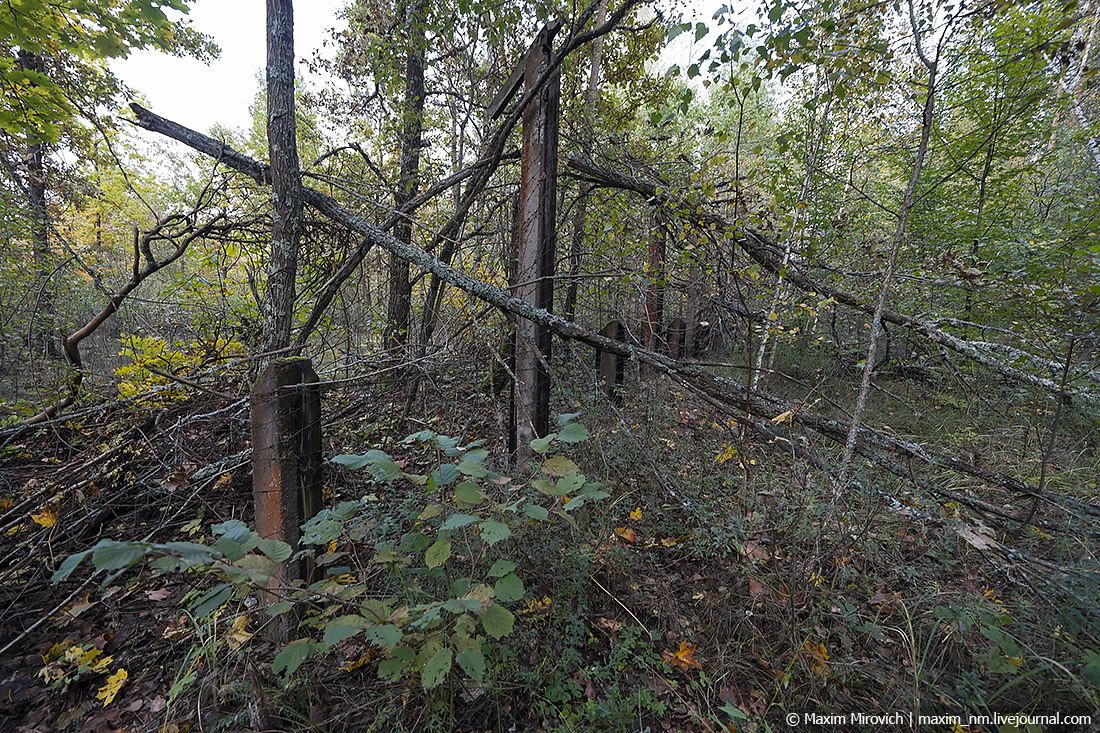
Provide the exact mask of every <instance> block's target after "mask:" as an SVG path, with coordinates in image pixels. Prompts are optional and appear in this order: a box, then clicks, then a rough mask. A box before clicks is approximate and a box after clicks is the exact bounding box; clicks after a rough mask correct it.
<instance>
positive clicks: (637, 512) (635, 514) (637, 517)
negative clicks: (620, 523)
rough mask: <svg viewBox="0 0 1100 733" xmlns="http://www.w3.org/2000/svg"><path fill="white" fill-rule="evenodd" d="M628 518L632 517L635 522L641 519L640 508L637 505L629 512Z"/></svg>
mask: <svg viewBox="0 0 1100 733" xmlns="http://www.w3.org/2000/svg"><path fill="white" fill-rule="evenodd" d="M630 518H631V519H633V520H634V521H635V522H640V521H642V508H641V507H638V508H637V509H635V510H634V511H632V512H631V513H630Z"/></svg>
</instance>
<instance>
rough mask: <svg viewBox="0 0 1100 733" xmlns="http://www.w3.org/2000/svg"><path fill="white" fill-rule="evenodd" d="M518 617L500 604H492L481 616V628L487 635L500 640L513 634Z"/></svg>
mask: <svg viewBox="0 0 1100 733" xmlns="http://www.w3.org/2000/svg"><path fill="white" fill-rule="evenodd" d="M515 620H516V617H515V616H513V615H512V612H511V611H509V610H508V609H507V608H505V607H504V606H502V605H500V604H499V603H493V604H490V605H489V607H488V608H486V609H485V612H484V613H482V614H481V626H482V628H484V629H485V633H486V634H488V635H489V636H491V637H493V638H494V639H500V638H503V637H505V636H507V635H508V634H510V633H512V626H513V624H514V623H515Z"/></svg>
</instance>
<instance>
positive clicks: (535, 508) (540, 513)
mask: <svg viewBox="0 0 1100 733" xmlns="http://www.w3.org/2000/svg"><path fill="white" fill-rule="evenodd" d="M523 513H524V514H526V515H527V516H529V517H531V519H537V520H538V521H540V522H545V521H546V520H547V518H548V517H549V516H550V512H548V511H547V510H546V508H545V507H541V506H539V505H538V504H527V505H525V506H524V507H523Z"/></svg>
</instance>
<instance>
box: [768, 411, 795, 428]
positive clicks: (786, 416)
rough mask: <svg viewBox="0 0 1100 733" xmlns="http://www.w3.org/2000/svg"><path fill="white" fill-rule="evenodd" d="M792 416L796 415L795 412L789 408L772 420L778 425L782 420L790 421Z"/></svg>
mask: <svg viewBox="0 0 1100 733" xmlns="http://www.w3.org/2000/svg"><path fill="white" fill-rule="evenodd" d="M792 417H794V413H792V412H791V411H790V410H787V411H786V412H784V413H781V414H779V415H776V416H775V417H773V418H772V422H773V423H775V424H776V425H778V424H779V423H781V422H790V421H791V418H792Z"/></svg>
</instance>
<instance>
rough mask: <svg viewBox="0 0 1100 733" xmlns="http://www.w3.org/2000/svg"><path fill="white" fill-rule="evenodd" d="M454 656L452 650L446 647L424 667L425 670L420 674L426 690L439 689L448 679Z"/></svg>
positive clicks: (434, 655)
mask: <svg viewBox="0 0 1100 733" xmlns="http://www.w3.org/2000/svg"><path fill="white" fill-rule="evenodd" d="M452 654H453V652H452V651H451V650H450V649H448V648H446V647H444V648H443V649H440V650H439V651H437V652H436V653H435V654H433V655H432V657H431V659H429V660H428V663H427V664H425V665H424V669H423V670H421V672H420V683H421V684H422V685H424V689H425V690H430V689H432V688H433V687H438V686H439V685H440V683H442V682H443V680H445V679H446V678H447V673H448V672H450V671H451V657H452Z"/></svg>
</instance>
